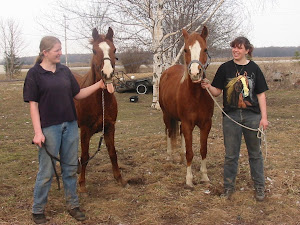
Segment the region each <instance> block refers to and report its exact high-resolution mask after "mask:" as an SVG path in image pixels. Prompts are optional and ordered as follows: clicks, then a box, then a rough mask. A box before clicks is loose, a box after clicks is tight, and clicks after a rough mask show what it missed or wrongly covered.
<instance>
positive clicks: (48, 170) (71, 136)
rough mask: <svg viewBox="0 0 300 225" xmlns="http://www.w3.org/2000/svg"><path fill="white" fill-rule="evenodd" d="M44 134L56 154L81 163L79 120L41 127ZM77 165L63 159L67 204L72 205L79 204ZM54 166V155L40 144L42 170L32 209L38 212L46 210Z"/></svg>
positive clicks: (70, 207) (40, 166) (49, 147)
mask: <svg viewBox="0 0 300 225" xmlns="http://www.w3.org/2000/svg"><path fill="white" fill-rule="evenodd" d="M42 131H43V134H44V135H45V138H46V141H45V146H46V148H47V150H48V151H49V152H50V153H51V154H52V155H54V156H56V157H58V155H59V156H60V159H61V160H62V161H63V162H65V163H68V164H71V165H77V164H78V142H79V138H78V125H77V121H72V122H64V123H62V124H59V125H53V126H50V127H46V128H43V129H42ZM76 171H77V167H76V166H68V165H65V164H63V163H61V174H62V180H63V186H64V193H65V198H66V203H67V207H68V208H69V209H73V208H75V207H78V206H79V200H78V196H77V192H76V188H77V186H76V185H77V175H76ZM53 175H54V169H53V166H52V163H51V158H50V156H49V155H47V153H46V151H45V149H44V147H42V148H39V171H38V174H37V178H36V182H35V187H34V194H33V197H34V199H33V207H32V212H33V213H35V214H41V213H44V210H45V206H46V203H47V199H48V192H49V190H50V187H51V182H52V178H53Z"/></svg>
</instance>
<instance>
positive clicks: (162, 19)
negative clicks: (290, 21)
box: [55, 0, 243, 108]
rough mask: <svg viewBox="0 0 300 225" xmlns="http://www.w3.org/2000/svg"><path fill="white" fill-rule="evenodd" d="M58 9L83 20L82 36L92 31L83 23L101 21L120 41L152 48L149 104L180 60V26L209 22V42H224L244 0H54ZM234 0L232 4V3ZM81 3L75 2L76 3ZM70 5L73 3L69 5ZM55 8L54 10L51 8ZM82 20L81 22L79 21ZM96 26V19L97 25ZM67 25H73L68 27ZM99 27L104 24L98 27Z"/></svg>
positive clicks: (236, 28)
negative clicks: (168, 70) (166, 72)
mask: <svg viewBox="0 0 300 225" xmlns="http://www.w3.org/2000/svg"><path fill="white" fill-rule="evenodd" d="M58 2H59V4H57V5H58V8H59V9H60V10H62V11H63V12H64V13H66V12H67V13H66V14H67V15H68V17H70V15H72V16H74V17H76V18H77V19H79V21H81V23H79V22H78V24H81V28H77V29H75V27H73V31H77V32H78V34H79V33H80V35H81V37H86V36H84V35H88V36H89V35H90V31H89V32H85V31H84V30H83V28H82V27H86V28H88V29H91V27H90V26H95V25H96V24H97V23H98V22H99V21H101V23H100V24H102V25H103V24H104V25H106V26H107V25H110V26H113V28H114V30H117V32H115V33H116V39H115V40H119V41H118V43H117V44H118V46H120V45H121V46H139V47H141V46H144V48H145V50H150V51H152V53H153V81H154V88H153V103H152V107H155V108H159V105H158V84H159V80H160V76H161V74H162V72H163V70H164V69H166V68H167V67H169V66H170V65H171V64H174V63H177V62H179V60H180V57H181V55H182V51H183V47H182V45H183V42H182V40H181V39H182V38H181V35H182V32H181V31H182V28H186V29H188V30H191V31H198V30H199V29H200V28H201V26H202V25H204V24H205V25H207V26H208V27H209V31H210V36H209V40H208V42H209V46H211V48H212V49H215V48H218V47H220V46H222V47H223V46H224V43H225V42H228V39H229V38H231V36H232V34H233V33H234V34H235V35H236V34H237V33H239V25H240V22H241V20H239V19H240V18H241V17H238V18H235V16H234V15H236V14H242V12H243V11H242V10H240V9H241V8H242V1H241V0H240V1H238V0H218V1H215V0H202V1H199V0H121V1H120V0H105V1H103V0H93V1H78V0H75V1H72V3H71V4H70V2H68V1H61V0H59V1H58ZM233 3H234V4H233ZM78 4H79V5H78ZM72 5H73V6H72ZM55 12H56V13H57V10H55ZM83 24H84V25H83ZM98 25H99V24H98ZM69 29H70V30H71V27H69ZM99 30H100V31H101V30H102V29H99Z"/></svg>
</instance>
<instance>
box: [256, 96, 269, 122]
mask: <svg viewBox="0 0 300 225" xmlns="http://www.w3.org/2000/svg"><path fill="white" fill-rule="evenodd" d="M257 98H258V103H259V108H260V112H261V118H262V119H265V120H267V101H266V94H265V93H264V92H263V93H260V94H258V95H257Z"/></svg>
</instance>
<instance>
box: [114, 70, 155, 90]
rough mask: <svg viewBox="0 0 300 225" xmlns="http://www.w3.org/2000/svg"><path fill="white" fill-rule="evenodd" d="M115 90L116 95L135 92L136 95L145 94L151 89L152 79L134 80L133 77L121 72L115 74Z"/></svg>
mask: <svg viewBox="0 0 300 225" xmlns="http://www.w3.org/2000/svg"><path fill="white" fill-rule="evenodd" d="M114 85H115V90H116V91H117V92H118V93H122V92H126V91H134V90H135V91H136V93H138V94H146V93H148V92H150V91H152V89H153V78H152V76H151V77H144V78H138V79H136V78H135V76H130V77H129V76H128V75H127V74H126V73H124V72H123V71H120V72H116V73H115V80H114Z"/></svg>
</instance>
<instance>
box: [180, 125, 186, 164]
mask: <svg viewBox="0 0 300 225" xmlns="http://www.w3.org/2000/svg"><path fill="white" fill-rule="evenodd" d="M180 136H181V152H180V163H181V164H183V163H184V161H185V155H186V148H185V139H184V136H183V133H182V131H181V126H180Z"/></svg>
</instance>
